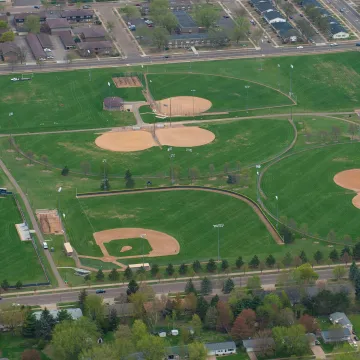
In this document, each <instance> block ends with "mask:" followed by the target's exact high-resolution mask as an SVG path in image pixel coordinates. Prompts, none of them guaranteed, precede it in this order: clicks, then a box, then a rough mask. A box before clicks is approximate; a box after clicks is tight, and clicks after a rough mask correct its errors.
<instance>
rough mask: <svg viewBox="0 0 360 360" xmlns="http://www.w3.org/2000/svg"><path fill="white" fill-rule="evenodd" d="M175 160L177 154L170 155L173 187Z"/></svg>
mask: <svg viewBox="0 0 360 360" xmlns="http://www.w3.org/2000/svg"><path fill="white" fill-rule="evenodd" d="M174 158H175V154H170V160H171V169H170V172H171V185H173V184H174V168H173V159H174Z"/></svg>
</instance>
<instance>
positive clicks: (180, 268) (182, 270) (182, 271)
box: [179, 263, 188, 275]
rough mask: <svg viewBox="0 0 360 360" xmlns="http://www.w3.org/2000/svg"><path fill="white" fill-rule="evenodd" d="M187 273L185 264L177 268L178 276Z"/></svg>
mask: <svg viewBox="0 0 360 360" xmlns="http://www.w3.org/2000/svg"><path fill="white" fill-rule="evenodd" d="M187 271H188V266H187V265H186V264H184V263H183V264H181V265H180V266H179V274H180V275H185V274H186V273H187Z"/></svg>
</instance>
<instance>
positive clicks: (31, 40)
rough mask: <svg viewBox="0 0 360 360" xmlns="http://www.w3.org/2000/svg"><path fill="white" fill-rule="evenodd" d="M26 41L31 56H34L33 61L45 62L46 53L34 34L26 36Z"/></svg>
mask: <svg viewBox="0 0 360 360" xmlns="http://www.w3.org/2000/svg"><path fill="white" fill-rule="evenodd" d="M26 41H27V43H28V45H29V47H30V50H31V52H32V54H33V55H34V58H35V60H41V61H44V60H46V53H45V51H44V49H43V47H42V46H41V44H40V41H39V39H38V38H37V36H36V35H35V34H32V33H29V34H27V35H26Z"/></svg>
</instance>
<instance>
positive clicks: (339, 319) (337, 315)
mask: <svg viewBox="0 0 360 360" xmlns="http://www.w3.org/2000/svg"><path fill="white" fill-rule="evenodd" d="M329 318H330V320H331V322H333V323H336V324H340V325H342V326H352V324H351V321H350V320H349V318H348V317H347V316H346V315H345V313H343V312H334V313H333V314H330V316H329Z"/></svg>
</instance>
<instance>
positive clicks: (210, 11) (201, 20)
mask: <svg viewBox="0 0 360 360" xmlns="http://www.w3.org/2000/svg"><path fill="white" fill-rule="evenodd" d="M219 18H220V13H219V12H218V11H217V10H216V9H215V8H214V7H213V6H212V5H202V6H197V7H196V9H195V20H196V22H197V24H198V25H199V26H201V27H204V28H205V29H206V30H209V29H210V28H211V27H213V26H214V25H215V23H216V21H217V20H218V19H219Z"/></svg>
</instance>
